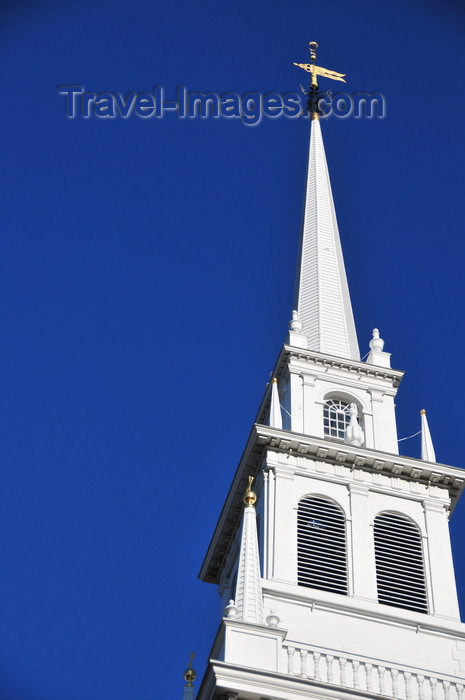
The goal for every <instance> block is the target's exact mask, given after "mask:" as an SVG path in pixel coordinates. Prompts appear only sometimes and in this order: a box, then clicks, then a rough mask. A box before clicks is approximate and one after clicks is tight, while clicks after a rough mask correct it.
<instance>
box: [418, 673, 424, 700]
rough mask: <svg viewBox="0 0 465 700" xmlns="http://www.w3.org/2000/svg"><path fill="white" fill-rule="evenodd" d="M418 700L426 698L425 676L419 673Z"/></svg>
mask: <svg viewBox="0 0 465 700" xmlns="http://www.w3.org/2000/svg"><path fill="white" fill-rule="evenodd" d="M417 683H418V700H425V677H424V676H421V675H417Z"/></svg>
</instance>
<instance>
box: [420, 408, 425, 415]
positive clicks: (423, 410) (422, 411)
mask: <svg viewBox="0 0 465 700" xmlns="http://www.w3.org/2000/svg"><path fill="white" fill-rule="evenodd" d="M420 416H426V411H425V409H424V408H422V409H421V411H420Z"/></svg>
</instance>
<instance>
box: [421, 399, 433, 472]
mask: <svg viewBox="0 0 465 700" xmlns="http://www.w3.org/2000/svg"><path fill="white" fill-rule="evenodd" d="M420 415H421V458H422V459H424V460H425V461H426V462H435V461H436V453H435V451H434V447H433V441H432V439H431V433H430V431H429V427H428V420H427V418H426V411H425V409H424V408H422V409H421V411H420Z"/></svg>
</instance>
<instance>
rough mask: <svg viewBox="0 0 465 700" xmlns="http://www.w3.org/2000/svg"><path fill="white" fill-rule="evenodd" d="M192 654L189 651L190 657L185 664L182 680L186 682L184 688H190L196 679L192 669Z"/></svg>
mask: <svg viewBox="0 0 465 700" xmlns="http://www.w3.org/2000/svg"><path fill="white" fill-rule="evenodd" d="M194 656H195V654H194V652H193V651H191V656H190V659H189V663H188V664H187V668H186V670H185V671H184V680H185V681H186V686H192V685H193V684H194V681H195V679H196V678H197V674H196V672H195V671H194V669H193V668H192V662H193V660H194Z"/></svg>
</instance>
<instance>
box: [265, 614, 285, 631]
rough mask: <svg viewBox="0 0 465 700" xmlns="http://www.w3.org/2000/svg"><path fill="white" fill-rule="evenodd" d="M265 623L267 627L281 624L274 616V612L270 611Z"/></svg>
mask: <svg viewBox="0 0 465 700" xmlns="http://www.w3.org/2000/svg"><path fill="white" fill-rule="evenodd" d="M265 622H266V624H267V625H268V627H277V626H278V625H279V623H280V622H281V620H280V619H279V617H278V616H277V615H276V613H275V611H274V610H270V614H269V615H268V617H267V618H266V620H265Z"/></svg>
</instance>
